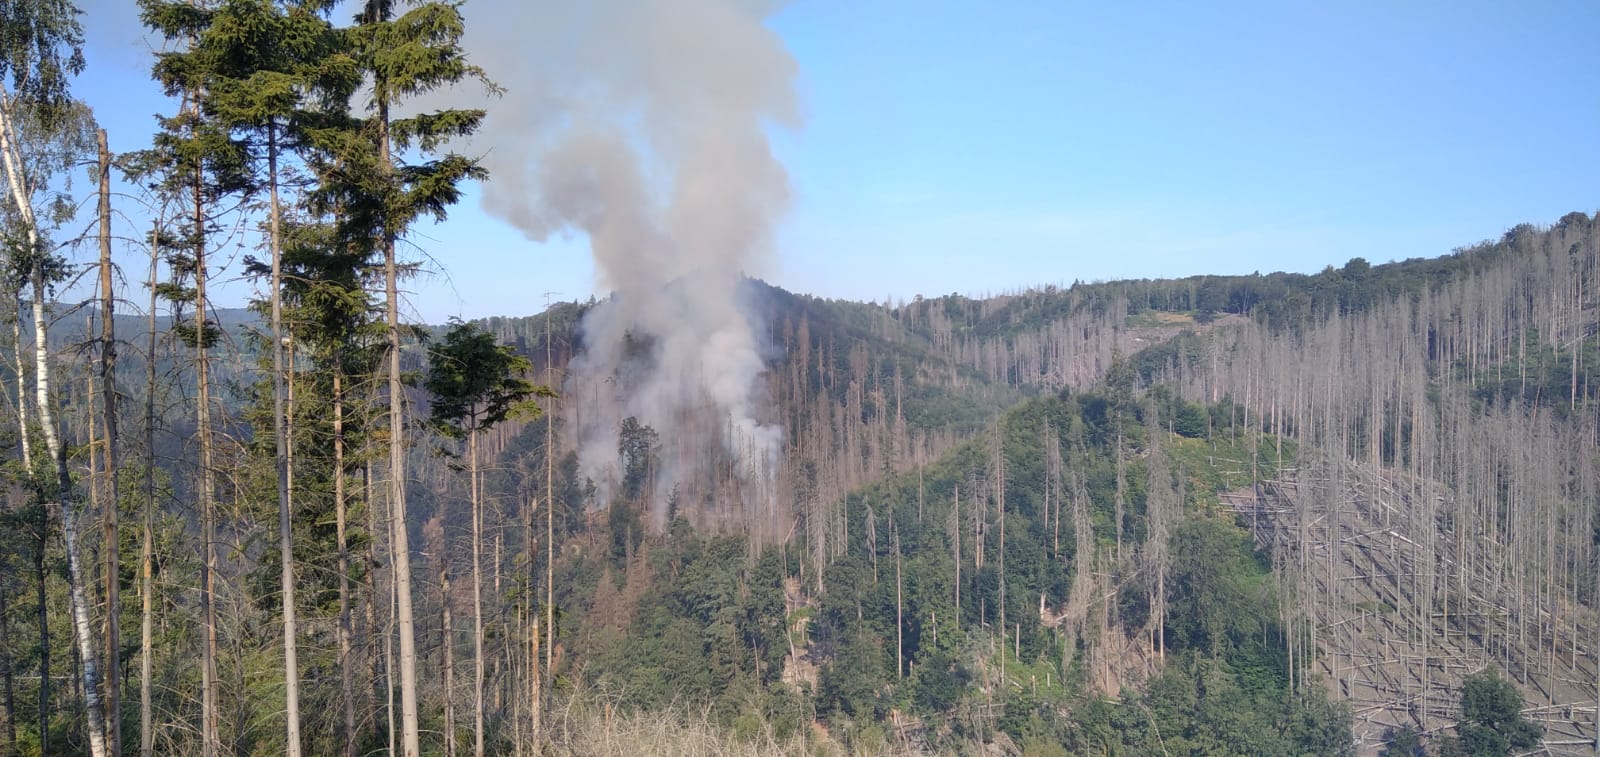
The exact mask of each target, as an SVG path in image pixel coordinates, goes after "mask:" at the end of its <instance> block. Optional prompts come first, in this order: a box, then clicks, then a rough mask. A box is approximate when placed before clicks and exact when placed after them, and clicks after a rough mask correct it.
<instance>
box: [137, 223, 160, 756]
mask: <svg viewBox="0 0 1600 757" xmlns="http://www.w3.org/2000/svg"><path fill="white" fill-rule="evenodd" d="M158 236H159V235H158V233H157V231H156V230H151V232H150V311H149V312H148V313H147V314H146V315H145V322H146V324H147V328H148V336H149V344H148V346H147V348H146V352H145V360H144V369H145V397H144V454H145V460H144V517H143V521H144V524H143V525H144V528H143V531H144V533H142V534H140V537H141V538H140V547H139V757H152V755H153V754H154V753H155V731H154V729H153V726H154V722H153V718H154V702H153V698H152V695H153V693H154V692H153V689H154V680H153V676H154V671H155V667H154V661H153V659H152V657H151V654H152V653H153V652H154V650H155V622H154V619H155V612H154V610H155V596H154V593H155V531H156V529H155V511H156V269H157V265H156V262H157V260H159V259H160V249H161V248H160V245H159V244H158Z"/></svg>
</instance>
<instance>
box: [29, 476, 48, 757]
mask: <svg viewBox="0 0 1600 757" xmlns="http://www.w3.org/2000/svg"><path fill="white" fill-rule="evenodd" d="M49 534H50V511H49V510H48V509H46V508H43V507H41V508H39V532H38V537H39V538H38V541H36V542H34V545H35V547H34V550H33V575H34V578H36V579H38V581H37V583H35V585H34V588H35V589H36V590H37V596H36V599H37V600H38V604H39V754H49V753H50V606H49V605H48V604H47V603H46V601H45V582H44V581H45V575H46V573H45V569H44V554H45V547H46V546H47V545H49V543H50V539H49Z"/></svg>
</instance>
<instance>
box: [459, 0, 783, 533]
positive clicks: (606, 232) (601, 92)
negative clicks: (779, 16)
mask: <svg viewBox="0 0 1600 757" xmlns="http://www.w3.org/2000/svg"><path fill="white" fill-rule="evenodd" d="M486 6H497V7H494V8H492V9H490V8H488V7H486ZM776 9H777V3H773V2H758V1H755V0H577V1H574V0H537V1H532V2H518V1H517V0H510V1H508V2H492V1H491V2H482V1H481V0H480V1H479V2H474V3H472V4H469V6H468V9H467V10H468V12H469V13H470V14H471V17H470V19H469V28H471V29H473V30H474V31H473V32H472V34H473V35H474V37H473V38H471V39H469V40H468V44H469V46H470V47H471V54H472V56H473V58H474V61H475V62H477V63H478V64H479V65H482V66H483V67H484V68H485V69H487V70H488V73H489V75H490V76H491V77H493V78H495V79H496V80H497V81H498V82H499V83H500V84H502V85H503V86H505V87H506V90H507V91H506V95H505V97H504V98H502V99H500V100H498V101H495V102H493V103H491V104H490V107H489V113H490V115H489V118H488V120H487V121H486V123H485V133H484V134H483V135H481V137H482V138H481V139H480V140H478V143H479V144H482V145H485V146H487V147H488V148H489V149H488V152H487V154H486V157H485V163H486V165H487V167H488V168H489V170H490V172H491V177H492V179H491V181H490V182H489V183H488V184H487V185H486V186H485V189H484V206H485V208H486V209H487V210H489V212H491V213H493V214H495V215H497V216H499V217H502V218H504V219H506V220H508V221H510V222H511V223H513V224H515V225H516V226H517V227H518V228H520V229H521V230H522V231H523V232H524V233H525V234H526V235H527V236H528V237H529V238H531V239H534V240H538V241H543V240H546V239H548V238H549V237H550V236H552V235H556V234H571V233H574V232H578V233H582V234H584V235H586V236H587V237H588V239H589V242H590V246H591V248H592V250H593V254H594V259H595V263H596V274H597V276H598V278H599V281H598V282H597V284H598V285H599V287H600V288H601V289H602V290H610V291H612V292H614V296H613V297H611V298H609V299H607V300H605V301H604V302H602V303H601V304H600V305H599V306H598V307H595V308H594V309H593V310H591V311H590V313H589V314H588V315H587V316H586V318H585V319H584V322H583V324H582V333H583V340H584V344H585V351H584V353H583V354H582V355H580V356H579V357H578V358H577V359H576V360H575V361H574V362H573V364H572V366H571V373H570V374H569V379H568V382H567V389H568V394H569V401H568V403H567V404H568V405H569V407H568V410H567V414H568V417H569V420H574V421H576V423H575V424H570V425H569V428H573V427H575V428H574V431H575V433H576V435H577V439H576V442H577V443H578V444H579V445H580V446H579V450H580V461H581V465H582V467H583V472H584V473H585V474H587V475H589V476H591V477H592V478H594V479H595V480H596V482H597V483H599V484H600V485H601V486H602V487H604V486H605V485H606V482H607V481H608V480H609V479H610V478H612V477H613V476H615V475H616V474H615V472H614V471H612V470H610V469H611V468H612V467H613V466H614V464H615V463H616V461H617V459H618V453H617V442H618V437H617V429H618V426H619V423H620V422H621V420H622V419H623V418H626V417H628V416H635V417H637V419H638V420H639V422H640V423H644V424H647V425H649V426H651V427H652V428H654V429H655V430H656V431H657V433H658V434H659V438H660V442H661V461H660V470H659V471H658V472H657V474H656V475H655V487H656V489H657V497H656V499H658V500H660V499H662V498H663V497H664V493H665V492H667V491H669V490H671V489H672V487H673V486H674V485H675V484H676V483H678V482H677V480H676V479H678V478H684V477H687V476H689V475H690V472H691V470H692V469H694V468H695V466H697V465H698V466H700V467H701V469H703V468H704V465H705V463H704V457H705V454H706V450H704V449H694V448H692V447H693V445H695V444H697V443H700V444H703V443H704V441H703V440H704V438H705V437H706V436H711V437H713V438H715V440H716V443H717V444H719V445H720V447H721V451H722V452H723V453H724V454H725V455H728V456H731V457H732V458H733V459H736V460H740V461H743V462H742V465H743V469H742V471H741V472H740V473H739V476H740V477H741V478H743V479H745V481H744V483H745V484H746V485H749V484H752V483H754V484H757V486H756V487H755V488H757V489H758V490H761V491H768V492H770V488H771V487H770V484H769V483H768V479H769V477H770V471H771V470H772V469H773V467H774V465H775V462H776V456H777V454H778V448H779V444H780V443H781V437H782V434H781V432H780V430H779V429H778V428H777V427H776V426H774V425H770V424H769V423H766V422H764V414H763V412H762V407H761V405H762V404H763V403H762V402H761V401H760V400H759V398H760V396H761V393H760V392H759V391H758V386H759V384H760V382H759V379H760V377H761V374H762V372H763V371H764V362H763V359H762V354H761V350H760V349H759V343H758V339H757V333H758V328H757V327H756V326H755V325H754V324H753V323H752V319H751V318H750V317H749V315H748V313H747V312H746V310H747V309H746V308H744V307H742V305H741V302H740V296H739V295H740V288H741V286H742V281H743V276H744V275H745V274H746V273H750V274H756V273H759V272H760V271H761V268H762V262H763V260H764V259H765V258H766V257H767V256H768V255H769V254H770V249H771V246H772V235H773V228H774V225H775V223H776V220H777V219H778V217H779V216H780V214H781V213H782V212H783V210H784V209H785V208H786V206H787V204H788V200H789V188H788V177H787V174H786V172H785V171H784V168H783V166H782V164H781V163H780V162H779V161H778V160H777V159H776V158H775V157H774V156H773V154H772V151H771V148H770V146H769V144H768V141H767V136H766V129H767V128H769V127H771V126H774V125H776V126H782V127H788V128H796V127H798V125H799V120H800V119H799V114H798V109H797V107H796V103H795V96H794V87H793V82H794V79H795V75H796V65H795V61H794V59H793V58H792V57H791V56H790V55H789V53H788V51H787V50H786V49H785V48H784V46H783V43H782V40H781V39H780V38H779V37H778V36H777V35H776V34H775V33H774V32H773V31H772V30H771V29H769V28H767V27H766V26H765V23H764V22H765V20H766V19H767V18H768V17H769V16H770V14H771V13H773V12H774V11H775V10H776ZM641 352H643V353H644V354H640V353H641ZM707 413H714V414H715V415H714V417H716V418H718V419H719V420H718V421H717V424H718V425H720V426H721V428H720V429H714V428H707V427H706V426H708V425H709V424H708V423H707V422H706V420H705V419H706V417H707ZM697 419H698V420H697ZM697 439H699V440H702V441H698V442H697V441H696V440H697ZM712 475H713V476H714V473H713V474H712ZM753 478H759V479H761V481H752V480H751V479H753ZM767 496H769V497H770V494H769V495H767ZM655 505H656V508H655V509H656V515H657V518H658V522H659V518H660V514H661V506H662V503H661V502H659V501H658V502H656V503H655Z"/></svg>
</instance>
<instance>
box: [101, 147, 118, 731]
mask: <svg viewBox="0 0 1600 757" xmlns="http://www.w3.org/2000/svg"><path fill="white" fill-rule="evenodd" d="M96 140H97V142H98V144H99V151H100V395H101V397H102V400H101V405H100V407H101V410H102V412H103V413H104V417H105V423H104V425H105V439H106V450H105V457H104V458H103V459H104V460H105V469H104V474H105V479H106V503H105V510H104V511H103V513H102V520H101V526H102V543H101V545H100V550H101V552H102V553H103V554H104V557H105V582H106V638H105V648H106V677H105V684H106V741H107V747H108V748H109V749H110V750H111V754H112V755H115V756H116V757H121V755H122V697H121V685H120V681H119V675H118V671H120V670H122V659H121V654H122V652H121V650H122V633H121V624H122V594H121V586H120V583H121V570H120V566H121V560H120V559H119V553H120V551H121V544H122V539H121V535H120V532H119V525H118V523H117V514H118V513H117V510H118V508H119V507H120V506H121V503H120V502H119V501H118V499H119V498H118V496H117V493H118V486H117V467H118V462H119V461H120V459H121V458H119V457H118V455H117V378H116V375H117V374H116V368H117V331H116V321H115V313H116V297H115V294H114V293H113V291H112V287H111V150H110V148H108V147H107V146H106V130H105V129H100V130H98V132H97V133H96Z"/></svg>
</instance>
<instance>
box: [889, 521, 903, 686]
mask: <svg viewBox="0 0 1600 757" xmlns="http://www.w3.org/2000/svg"><path fill="white" fill-rule="evenodd" d="M889 532H890V533H891V534H893V536H894V675H895V678H896V679H903V678H905V659H906V620H905V594H904V583H903V582H902V580H901V577H900V527H899V526H898V525H897V524H896V523H895V522H894V516H893V515H892V514H891V515H890V516H889Z"/></svg>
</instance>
